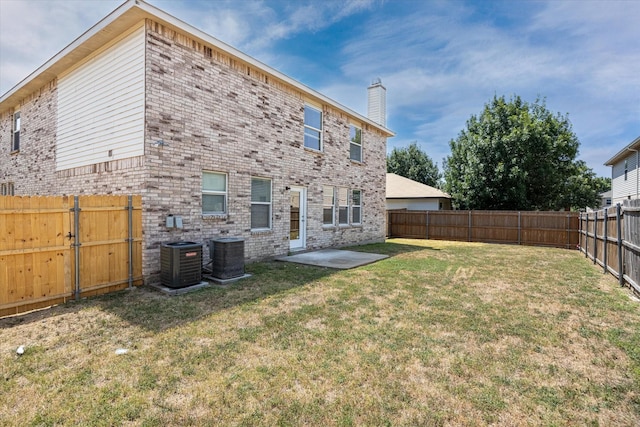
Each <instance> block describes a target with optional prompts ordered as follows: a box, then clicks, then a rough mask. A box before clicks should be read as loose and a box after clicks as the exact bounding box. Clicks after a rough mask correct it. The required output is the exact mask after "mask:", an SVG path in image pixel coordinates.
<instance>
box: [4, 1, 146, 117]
mask: <svg viewBox="0 0 640 427" xmlns="http://www.w3.org/2000/svg"><path fill="white" fill-rule="evenodd" d="M136 4H137V0H127V1H126V2H124V3H123V4H121V5H120V6H118V7H117V8H116V9H115V10H114V11H113V12H111V13H110V14H109V15H107V16H105V17H104V18H102V19H101V20H100V21H99V22H98V23H97V24H95V25H94V26H93V27H91V28H89V29H88V30H87V31H85V32H84V33H82V35H80V36H79V37H78V38H76V39H75V40H74V41H73V42H71V43H70V44H69V45H67V47H65V48H64V49H62V50H61V51H60V52H58V53H57V54H55V55H54V56H53V57H52V58H51V59H49V60H48V61H47V62H45V63H44V64H43V65H41V66H40V67H39V68H38V69H36V70H35V71H34V72H33V73H31V74H29V75H28V76H27V77H25V78H24V79H22V80H21V81H20V82H19V83H18V84H16V85H15V86H14V87H13V88H11V89H9V91H7V92H6V93H5V94H3V95H2V97H0V111H1V110H4V106H2V104H4V103H5V101H9V100H10V99H11V98H13V97H14V95H16V94H18V92H19V91H20V90H21V89H23V88H24V87H26V86H27V85H28V84H29V83H31V82H33V81H35V80H36V79H38V80H41V83H40V84H38V86H40V87H41V86H42V85H44V84H46V83H48V82H49V81H51V80H53V79H55V78H56V77H57V76H58V73H59V72H61V71H62V70H58V69H56V68H55V67H54V66H55V65H56V64H58V63H59V62H60V61H61V60H62V59H64V58H65V57H66V56H67V55H69V54H70V53H71V52H73V51H75V50H76V49H78V48H80V47H81V46H82V44H84V43H85V42H86V41H87V40H89V39H90V38H91V37H93V36H95V35H96V34H98V33H99V32H100V31H102V30H103V29H104V28H105V27H106V26H107V25H109V24H111V23H113V22H114V21H116V20H117V19H118V18H119V17H120V16H122V15H123V14H124V13H125V12H127V11H128V10H129V9H131V8H133V7H135V6H136ZM85 56H86V55H85ZM36 89H38V88H33V90H36ZM28 92H31V90H29V91H28ZM26 95H28V93H27V94H26ZM17 101H18V100H15V101H14V104H15V103H17Z"/></svg>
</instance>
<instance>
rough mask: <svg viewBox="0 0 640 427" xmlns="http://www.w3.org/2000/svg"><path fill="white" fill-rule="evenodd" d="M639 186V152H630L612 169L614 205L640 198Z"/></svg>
mask: <svg viewBox="0 0 640 427" xmlns="http://www.w3.org/2000/svg"><path fill="white" fill-rule="evenodd" d="M625 162H626V165H625ZM625 167H626V171H627V172H626V174H625ZM639 185H640V176H638V152H635V151H629V155H628V156H626V157H625V158H624V159H622V160H620V161H618V162H617V163H615V164H614V165H613V166H612V168H611V190H612V203H613V204H614V205H615V204H617V203H622V202H623V201H624V200H627V199H638V198H640V188H639Z"/></svg>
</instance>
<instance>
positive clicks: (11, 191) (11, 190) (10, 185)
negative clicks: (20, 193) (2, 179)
mask: <svg viewBox="0 0 640 427" xmlns="http://www.w3.org/2000/svg"><path fill="white" fill-rule="evenodd" d="M15 195H16V191H15V187H14V185H13V182H9V183H8V184H7V196H15Z"/></svg>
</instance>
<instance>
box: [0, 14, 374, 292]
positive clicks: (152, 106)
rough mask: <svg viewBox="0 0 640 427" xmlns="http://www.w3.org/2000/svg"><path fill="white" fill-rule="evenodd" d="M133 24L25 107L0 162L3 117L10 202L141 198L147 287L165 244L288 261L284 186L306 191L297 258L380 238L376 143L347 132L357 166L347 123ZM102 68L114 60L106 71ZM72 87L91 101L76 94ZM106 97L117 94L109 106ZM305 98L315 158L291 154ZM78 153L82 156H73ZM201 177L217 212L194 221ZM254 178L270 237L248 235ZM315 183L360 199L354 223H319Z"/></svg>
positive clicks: (365, 134) (237, 66) (196, 47)
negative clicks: (218, 183)
mask: <svg viewBox="0 0 640 427" xmlns="http://www.w3.org/2000/svg"><path fill="white" fill-rule="evenodd" d="M139 28H140V30H139V31H134V32H128V33H127V34H126V35H125V37H124V38H122V39H119V41H117V42H115V43H113V44H110V45H108V46H105V47H104V48H103V49H101V50H100V51H99V52H96V54H94V55H92V56H91V57H90V58H88V59H87V60H86V61H83V62H82V63H81V64H76V65H74V66H73V67H72V69H69V70H66V71H65V72H64V73H61V75H60V76H59V77H58V79H57V80H53V81H51V82H50V83H49V84H47V85H46V87H43V88H42V89H40V90H39V91H38V92H37V93H34V94H33V95H32V96H30V97H29V99H25V100H24V101H23V103H22V105H21V106H20V108H19V110H20V111H21V119H22V128H21V146H20V151H19V152H18V153H13V154H12V153H10V146H11V144H10V142H11V129H12V113H13V111H8V112H3V113H2V116H1V117H0V138H1V146H0V182H5V181H11V182H15V193H16V195H34V194H41V195H46V194H142V198H143V227H144V242H143V274H144V276H145V278H146V280H147V281H155V279H156V278H157V276H158V274H159V270H160V259H159V258H160V256H159V254H160V246H161V243H163V242H168V241H175V240H195V241H199V242H206V241H207V240H208V239H211V238H215V237H220V236H222V235H225V236H234V237H242V238H244V239H245V256H246V258H247V259H249V260H259V259H264V258H269V257H273V256H278V255H284V254H286V253H287V252H288V251H289V219H290V210H289V207H290V199H289V198H290V193H289V190H288V188H289V187H292V186H301V187H304V188H306V190H307V203H308V212H307V221H306V230H307V245H306V248H308V249H316V248H321V247H328V246H341V245H348V244H357V243H364V242H372V241H382V240H383V239H384V236H385V230H384V221H385V161H386V135H384V134H383V133H382V132H380V131H379V130H378V129H376V128H374V127H371V126H369V125H367V124H366V123H358V122H355V123H356V124H357V125H358V126H360V127H361V128H362V141H363V155H362V158H363V162H355V161H351V160H350V159H349V150H350V141H349V123H354V118H353V117H350V116H348V115H347V114H346V113H345V112H342V111H339V110H337V109H335V108H333V107H330V106H327V105H324V106H323V105H322V103H321V102H320V101H319V100H316V99H310V98H307V96H308V95H307V94H305V93H302V92H300V91H299V90H297V89H295V88H293V87H291V86H289V85H287V84H285V83H284V82H281V81H279V80H277V79H275V78H271V77H270V76H267V75H265V74H264V73H262V72H260V71H259V70H257V69H254V68H249V67H247V66H246V65H244V64H243V63H241V62H239V61H236V60H234V59H233V58H231V57H230V56H228V55H227V54H226V53H224V52H221V51H216V50H215V49H211V48H209V47H207V46H203V45H202V44H200V43H199V42H197V41H195V40H192V39H190V38H189V37H188V36H187V35H186V34H182V33H177V32H175V31H174V30H171V29H168V28H166V27H164V26H162V25H160V24H158V23H155V22H153V21H151V20H146V22H145V23H144V26H143V27H139ZM140 35H142V40H143V41H144V43H143V47H144V49H140V40H141V39H140ZM121 56H124V57H126V60H124V61H118V59H117V58H120V57H121ZM116 57H117V58H116ZM103 61H114V62H110V64H111V65H112V66H111V68H110V72H109V73H108V74H104V73H100V70H102V69H103V68H107V67H103V66H102V65H101V64H104V62H103ZM113 64H116V66H115V68H114V67H113ZM140 69H142V70H143V73H142V76H143V80H142V81H143V85H144V88H145V91H144V92H143V94H144V98H143V101H142V103H141V99H140V93H141V92H140V88H141V87H142V86H141V84H140V82H141V77H140V76H141V74H140ZM123 70H125V71H124V72H123ZM96 73H97V74H96ZM80 83H82V85H86V86H84V87H90V86H92V87H97V88H99V89H100V90H101V91H102V95H100V96H97V95H95V94H93V93H92V92H91V91H88V92H85V93H84V94H80V95H79V96H76V95H74V90H75V89H76V86H77V85H79V84H80ZM109 93H115V94H118V95H117V96H116V97H114V98H113V99H112V101H111V102H110V101H106V99H108V98H109V96H108V94H109ZM85 97H86V98H87V100H90V101H91V102H90V103H89V104H87V105H86V106H85V107H83V106H82V105H81V104H79V102H81V101H82V99H84V98H85ZM120 100H126V102H117V101H120ZM105 102H106V103H105ZM307 102H309V103H313V104H315V105H319V106H320V109H321V110H322V111H323V130H322V137H323V150H322V151H321V152H318V151H315V150H310V149H307V148H305V147H304V146H303V138H304V106H305V103H307ZM95 103H102V104H100V108H98V109H96V110H92V107H91V105H94V104H95ZM59 104H62V106H59ZM141 106H142V107H143V109H142V110H141ZM84 108H86V109H84ZM141 111H142V112H143V113H144V115H143V116H140V113H141ZM83 112H86V114H83ZM103 113H106V114H105V115H103ZM76 117H77V118H78V119H79V122H78V123H74V120H73V119H74V118H76ZM91 118H98V120H96V123H95V124H94V125H89V124H88V121H90V120H91ZM82 122H84V123H82ZM76 124H77V125H78V127H77V128H74V126H75V125H76ZM109 124H110V125H112V126H113V127H109ZM56 135H57V136H58V138H59V141H58V142H59V143H60V144H59V145H58V146H57V147H56ZM83 141H89V142H88V143H85V142H83ZM56 148H57V149H58V157H56ZM77 149H80V150H85V152H84V154H82V155H77V156H75V155H72V154H73V151H74V150H77ZM87 150H88V151H87ZM203 170H204V171H212V172H221V173H225V174H227V183H228V191H227V201H228V207H227V212H226V214H225V215H213V216H211V215H203V214H202V172H203ZM252 177H257V178H267V179H269V180H271V188H272V191H271V196H272V215H271V221H272V226H271V229H270V230H263V231H252V230H251V178H252ZM324 186H331V187H334V188H348V189H351V190H353V189H356V190H362V221H361V223H360V224H357V225H346V226H337V225H335V226H326V225H324V226H323V223H322V219H323V188H324ZM169 214H173V215H181V216H182V217H183V219H184V228H183V229H182V230H176V229H169V228H167V227H166V226H165V224H166V223H165V220H166V217H167V215H169ZM206 254H207V249H206V246H205V255H206Z"/></svg>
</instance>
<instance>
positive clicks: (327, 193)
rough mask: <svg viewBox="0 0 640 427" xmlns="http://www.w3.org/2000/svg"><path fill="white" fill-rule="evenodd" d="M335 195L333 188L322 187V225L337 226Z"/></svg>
mask: <svg viewBox="0 0 640 427" xmlns="http://www.w3.org/2000/svg"><path fill="white" fill-rule="evenodd" d="M334 215H335V195H334V191H333V187H331V186H328V185H325V186H324V187H322V225H333V224H335V218H334Z"/></svg>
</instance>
